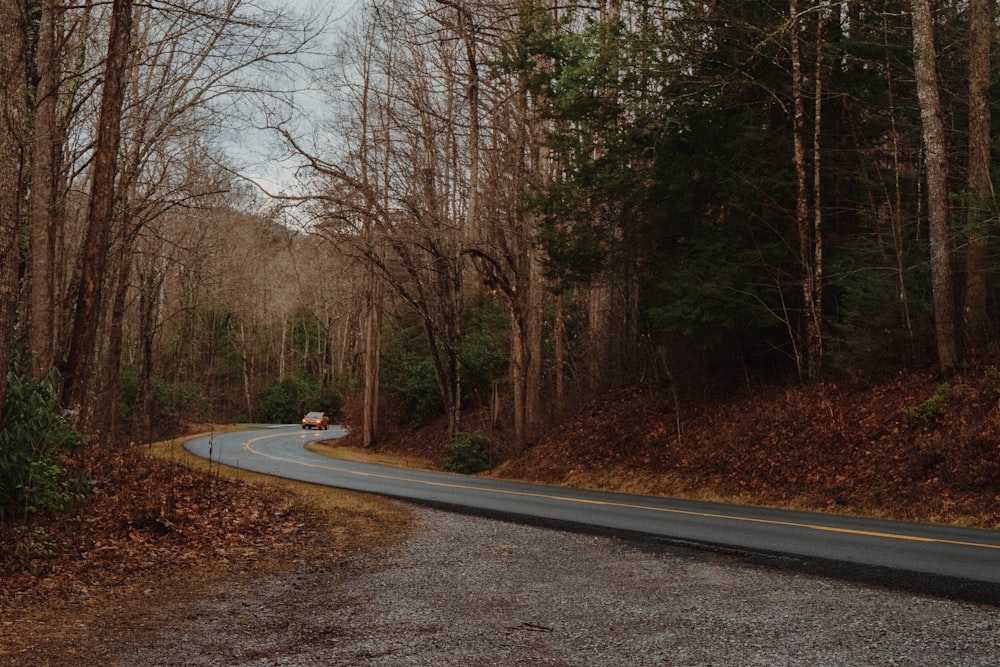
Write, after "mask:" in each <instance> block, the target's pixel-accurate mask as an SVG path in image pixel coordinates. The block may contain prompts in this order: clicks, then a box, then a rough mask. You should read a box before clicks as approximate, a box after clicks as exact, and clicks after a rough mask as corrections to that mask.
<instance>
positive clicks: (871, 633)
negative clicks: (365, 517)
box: [102, 508, 1000, 667]
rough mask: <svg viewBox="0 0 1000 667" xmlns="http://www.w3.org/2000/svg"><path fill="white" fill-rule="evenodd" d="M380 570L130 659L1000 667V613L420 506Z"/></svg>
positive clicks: (213, 622)
mask: <svg viewBox="0 0 1000 667" xmlns="http://www.w3.org/2000/svg"><path fill="white" fill-rule="evenodd" d="M413 512H414V513H415V515H416V516H417V519H418V521H419V523H420V527H419V529H418V530H417V531H415V532H414V534H413V535H412V536H411V537H410V538H409V539H408V540H407V541H406V542H405V543H403V544H401V545H400V546H398V547H395V548H393V549H391V550H390V551H389V553H388V554H387V556H386V557H384V558H383V559H381V560H380V561H379V565H378V566H376V567H374V568H362V569H361V570H360V571H359V572H358V573H356V574H353V575H351V576H349V577H347V578H345V577H344V576H343V573H342V572H336V571H332V570H330V569H325V568H322V567H312V568H310V567H302V568H299V569H298V571H294V572H291V573H289V574H288V575H287V576H284V577H275V578H264V579H255V580H252V581H248V582H245V585H244V586H242V587H240V588H230V589H229V590H227V591H226V592H225V593H219V594H213V595H212V596H210V597H209V598H208V599H205V600H204V601H202V602H201V603H200V604H199V605H198V608H197V609H195V610H192V611H190V612H189V614H188V615H187V616H186V618H185V619H183V622H182V623H181V624H180V627H177V625H176V624H171V625H172V626H173V627H169V628H163V630H162V632H160V633H159V634H156V633H153V634H152V635H147V636H144V637H143V638H141V640H137V642H136V644H135V645H134V646H132V647H129V648H128V649H127V650H126V651H125V652H124V653H118V654H117V655H105V656H103V658H102V659H103V660H104V664H118V665H189V666H197V665H206V666H207V665H212V666H219V665H231V666H232V667H237V666H239V667H278V666H283V667H313V666H319V665H322V666H331V665H370V666H383V665H384V666H386V667H389V666H393V667H395V666H400V665H428V666H429V665H442V666H461V667H470V666H475V665H560V666H571V665H580V666H587V667H594V666H609V667H611V666H618V665H621V666H628V667H642V666H647V665H648V666H652V665H671V666H686V667H687V666H690V667H695V666H708V665H713V666H748V667H749V666H753V665H762V666H763V665H766V666H768V667H777V666H781V665H816V666H819V665H850V666H860V665H873V666H874V665H878V666H884V665H927V666H930V665H934V666H941V665H956V666H976V665H981V666H984V667H985V666H991V667H992V666H994V665H997V664H998V662H1000V609H998V608H996V607H990V606H981V605H974V604H969V603H963V602H956V601H951V600H945V599H940V598H934V597H927V596H920V595H914V594H910V593H905V592H900V591H892V590H886V589H882V588H879V587H874V586H867V585H862V584H853V583H846V582H843V581H839V580H832V579H824V578H821V577H815V576H812V575H807V574H800V573H794V572H788V571H776V570H769V569H766V568H763V567H760V566H757V565H752V564H749V563H748V562H746V561H744V560H743V559H741V558H740V557H738V556H730V555H719V554H713V553H709V552H701V551H695V550H688V549H683V548H672V547H671V548H663V547H657V548H646V547H644V545H642V544H638V543H635V542H629V541H623V540H618V539H614V538H609V537H594V536H589V535H584V534H577V533H570V532H563V531H559V530H552V529H546V528H538V527H531V526H522V525H517V524H513V523H507V522H502V521H495V520H490V519H483V518H476V517H468V516H462V515H458V514H451V513H447V512H442V511H438V510H432V509H426V508H414V509H413Z"/></svg>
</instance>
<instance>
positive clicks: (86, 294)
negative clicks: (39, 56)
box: [62, 0, 133, 409]
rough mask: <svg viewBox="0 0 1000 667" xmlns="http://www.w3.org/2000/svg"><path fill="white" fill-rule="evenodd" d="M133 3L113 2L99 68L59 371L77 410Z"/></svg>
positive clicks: (87, 367)
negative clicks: (84, 205)
mask: <svg viewBox="0 0 1000 667" xmlns="http://www.w3.org/2000/svg"><path fill="white" fill-rule="evenodd" d="M132 1H133V0H114V3H113V5H112V10H111V29H110V34H109V37H108V55H107V60H106V62H105V65H104V89H103V91H102V94H101V108H100V114H99V116H98V127H97V141H96V145H95V149H94V161H93V176H92V185H91V193H90V205H89V209H88V215H87V234H86V237H85V239H84V245H83V265H82V275H81V277H80V289H79V292H78V294H77V300H76V313H75V316H74V319H73V330H72V334H71V338H70V349H69V355H68V356H67V358H66V363H65V366H64V368H63V379H64V385H63V393H62V398H63V404H64V405H66V406H67V407H69V408H71V409H76V408H80V407H82V406H84V405H85V404H86V402H87V401H86V400H85V396H86V392H87V384H88V382H89V379H90V371H91V360H92V357H93V354H94V343H95V340H96V337H97V329H98V326H99V323H100V312H101V292H102V283H103V282H104V272H105V266H106V264H107V255H108V249H109V242H110V238H111V226H112V221H113V217H114V202H115V197H114V190H115V175H116V173H117V167H118V145H119V143H120V139H121V117H122V103H123V99H124V93H125V78H126V73H127V67H128V58H129V56H130V49H131V41H132Z"/></svg>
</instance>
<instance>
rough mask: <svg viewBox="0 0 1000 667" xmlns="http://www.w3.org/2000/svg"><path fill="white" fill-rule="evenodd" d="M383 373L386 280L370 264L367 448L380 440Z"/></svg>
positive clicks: (364, 440) (364, 437) (364, 433)
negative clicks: (383, 293) (380, 401)
mask: <svg viewBox="0 0 1000 667" xmlns="http://www.w3.org/2000/svg"><path fill="white" fill-rule="evenodd" d="M381 375H382V279H381V276H379V274H378V270H377V269H376V268H375V267H373V266H370V267H368V289H367V290H366V303H365V368H364V376H365V389H364V391H365V393H364V405H363V408H362V409H363V417H362V426H361V428H362V433H361V435H362V438H361V443H362V446H363V447H372V446H373V445H374V444H375V443H376V442H377V440H378V410H379V389H380V382H379V380H380V377H381Z"/></svg>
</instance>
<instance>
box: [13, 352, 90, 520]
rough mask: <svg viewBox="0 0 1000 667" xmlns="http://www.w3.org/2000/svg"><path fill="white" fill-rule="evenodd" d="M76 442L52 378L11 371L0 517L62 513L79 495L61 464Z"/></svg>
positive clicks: (75, 436)
mask: <svg viewBox="0 0 1000 667" xmlns="http://www.w3.org/2000/svg"><path fill="white" fill-rule="evenodd" d="M79 441H80V437H79V436H78V435H77V434H76V432H75V431H74V430H73V428H72V427H71V426H70V425H69V423H68V422H67V421H66V420H65V419H64V418H63V416H62V411H61V409H60V407H59V402H58V400H57V398H56V395H55V392H54V391H53V390H52V386H51V378H49V379H46V380H43V381H42V382H35V381H33V380H32V379H31V378H30V377H28V376H26V375H22V374H20V372H19V371H18V370H17V369H16V368H15V369H12V370H11V372H10V373H9V374H8V376H7V395H6V398H5V401H4V405H3V411H2V416H0V518H2V517H7V516H27V515H28V514H33V513H36V512H46V511H61V510H63V509H65V508H66V507H67V506H68V505H70V504H71V503H73V502H75V501H77V500H79V499H80V498H82V494H80V492H79V490H78V489H76V488H75V487H73V486H72V485H71V484H70V482H69V481H68V480H67V475H66V466H65V464H64V463H63V456H64V455H65V454H68V453H69V452H71V451H72V450H73V448H74V447H75V446H76V445H77V444H78V443H79Z"/></svg>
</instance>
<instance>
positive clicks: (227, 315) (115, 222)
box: [0, 0, 1000, 516]
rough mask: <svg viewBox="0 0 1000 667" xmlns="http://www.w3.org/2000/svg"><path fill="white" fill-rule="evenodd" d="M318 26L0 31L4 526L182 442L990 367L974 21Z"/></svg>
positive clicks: (991, 18)
mask: <svg viewBox="0 0 1000 667" xmlns="http://www.w3.org/2000/svg"><path fill="white" fill-rule="evenodd" d="M348 4H349V5H350V4H351V3H348ZM320 9H321V10H317V9H316V8H313V9H308V8H307V7H306V6H305V5H304V4H303V5H302V6H299V4H297V3H295V2H290V1H289V2H285V3H280V2H274V3H264V2H259V3H257V2H253V1H252V0H226V1H224V2H223V1H221V0H177V1H171V2H161V1H160V0H152V1H150V2H144V3H137V2H134V0H108V1H105V2H92V1H91V0H86V1H85V2H79V3H67V2H63V1H62V0H12V1H10V2H5V3H4V4H3V6H2V7H0V92H2V95H0V105H2V106H0V264H2V271H0V425H2V429H3V430H2V432H0V514H2V515H3V516H13V515H23V514H30V513H33V512H41V511H48V510H53V509H59V508H61V507H64V506H65V505H67V504H69V503H70V502H71V501H72V500H73V498H74V497H76V495H77V491H76V490H75V487H74V486H73V484H72V483H71V482H70V481H69V480H68V478H67V474H66V473H67V471H66V467H65V454H66V452H67V451H69V450H71V449H72V448H73V446H74V444H75V443H79V442H80V441H81V440H83V439H86V440H87V441H88V442H91V443H99V444H101V445H102V446H106V447H109V448H110V447H115V446H119V445H123V444H127V443H130V442H143V441H149V440H151V439H152V438H155V437H158V436H160V435H164V434H169V433H171V431H172V430H174V429H177V428H178V427H179V426H180V425H181V424H184V423H198V422H204V423H208V422H215V423H231V422H282V423H283V422H295V421H297V420H298V419H299V417H300V416H301V414H302V413H303V412H304V411H306V410H311V409H322V410H326V411H328V412H330V413H331V414H333V415H338V414H339V412H340V410H341V409H342V407H343V406H344V405H345V404H346V403H347V402H354V403H355V404H357V405H359V406H360V409H359V411H358V414H359V416H358V421H357V423H355V424H352V429H353V430H354V431H355V432H356V433H357V434H358V435H359V437H360V442H361V444H362V445H363V446H365V447H372V446H374V445H375V444H376V443H378V442H379V439H380V437H381V435H382V434H383V433H384V432H385V429H386V427H387V425H388V423H389V422H390V420H395V421H398V422H403V423H408V424H421V423H427V422H428V421H430V420H432V419H440V420H441V422H442V423H443V424H444V425H445V428H446V430H447V433H448V434H453V435H458V434H461V433H463V432H464V431H465V426H464V423H465V422H464V421H463V417H464V416H465V415H466V414H467V412H468V411H469V410H471V409H476V408H480V409H482V408H487V409H489V411H490V413H491V420H492V428H491V429H489V430H488V432H487V433H480V434H479V435H481V436H489V437H491V438H493V439H495V440H496V441H497V444H498V445H499V447H500V450H501V451H504V452H507V453H511V454H514V453H518V452H522V451H525V450H526V449H527V448H529V447H530V446H531V445H532V444H534V443H536V442H537V441H538V440H539V438H540V437H541V435H542V434H543V433H545V432H546V431H547V430H548V429H552V428H554V427H557V426H558V425H559V424H560V423H561V422H562V421H563V420H564V419H565V418H566V417H567V416H568V415H570V414H572V413H573V411H574V410H575V409H577V408H578V406H580V405H581V404H583V403H584V402H586V401H588V400H591V399H593V398H595V397H600V396H602V395H604V394H605V393H606V392H609V391H614V390H620V389H622V388H626V387H630V386H635V385H639V384H642V385H656V386H661V387H664V388H666V389H667V390H668V391H669V392H672V395H673V397H674V401H675V403H676V402H679V401H682V400H685V397H687V396H698V395H703V394H705V393H712V394H735V393H745V394H749V395H753V394H754V393H755V392H758V391H763V390H764V388H769V387H775V386H788V385H796V386H807V387H809V386H817V385H821V384H822V383H825V382H841V383H846V382H850V383H861V384H864V383H874V382H878V381H880V380H883V379H886V378H890V377H893V376H894V374H895V373H897V372H899V371H900V370H907V369H909V370H921V371H923V370H926V369H928V368H931V369H933V370H934V373H935V374H936V375H937V377H939V378H940V379H941V380H942V381H945V380H947V379H948V378H950V377H952V376H953V375H954V374H955V373H957V372H961V371H962V370H964V369H969V368H991V367H992V364H995V363H996V359H997V354H998V350H997V347H996V329H997V326H998V324H1000V313H998V311H997V303H996V299H995V295H996V294H997V279H998V275H997V269H998V255H997V238H996V237H997V235H996V233H995V230H996V227H997V200H996V196H995V192H994V189H993V177H992V170H993V166H994V160H993V157H992V156H993V154H994V151H996V150H1000V143H998V137H1000V135H998V133H997V132H996V131H994V130H993V129H992V126H991V120H990V119H991V113H992V109H993V108H994V107H995V106H996V105H997V102H998V97H997V95H996V92H995V91H996V90H997V88H996V87H995V86H994V85H993V84H994V83H995V78H996V76H997V72H998V70H997V68H994V67H992V66H991V61H992V58H993V57H994V56H992V51H993V49H992V45H993V44H994V43H995V42H996V41H997V39H998V34H1000V33H998V29H997V28H998V26H997V17H996V13H995V11H994V3H993V2H992V1H991V0H938V1H936V2H932V0H905V1H904V0H832V1H824V0H787V1H786V2H782V3H779V2H773V1H771V0H753V1H741V2H716V1H715V0H658V1H655V0H596V1H594V2H579V3H576V2H574V3H559V2H552V1H548V0H546V1H544V2H535V1H531V0H521V1H519V2H515V3H506V2H499V1H497V0H366V2H364V3H357V4H356V5H354V6H353V7H352V8H351V9H349V10H343V11H339V12H338V10H336V9H329V8H326V9H322V8H320Z"/></svg>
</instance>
